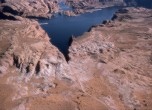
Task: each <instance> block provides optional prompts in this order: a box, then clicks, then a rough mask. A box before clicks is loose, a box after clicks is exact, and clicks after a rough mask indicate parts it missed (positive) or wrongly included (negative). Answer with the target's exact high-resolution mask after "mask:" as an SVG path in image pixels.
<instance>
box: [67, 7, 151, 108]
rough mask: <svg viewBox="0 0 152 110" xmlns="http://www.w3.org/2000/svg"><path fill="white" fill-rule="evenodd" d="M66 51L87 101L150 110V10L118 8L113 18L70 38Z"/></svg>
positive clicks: (113, 106) (108, 105) (109, 105)
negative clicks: (88, 98) (70, 42)
mask: <svg viewBox="0 0 152 110" xmlns="http://www.w3.org/2000/svg"><path fill="white" fill-rule="evenodd" d="M69 53H70V54H69V57H70V61H69V65H70V66H71V68H72V70H73V71H74V72H75V73H74V74H75V75H76V77H77V80H78V82H79V83H80V85H81V88H82V90H83V92H85V93H86V94H87V95H88V96H90V98H91V99H90V100H97V101H98V102H100V103H101V104H103V105H105V106H106V107H107V109H108V110H150V109H151V107H152V106H151V105H152V100H151V98H152V91H151V90H152V85H151V83H152V74H151V73H152V10H148V9H144V8H138V9H136V8H127V9H123V10H120V11H119V12H117V13H116V14H115V16H114V17H113V21H106V22H104V24H101V25H99V26H96V27H93V28H92V29H91V30H90V32H86V33H85V34H84V35H82V36H79V37H78V38H73V43H72V46H71V47H70V49H69ZM82 110H83V109H82ZM99 110H102V109H101V108H99Z"/></svg>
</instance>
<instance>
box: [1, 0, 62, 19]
mask: <svg viewBox="0 0 152 110" xmlns="http://www.w3.org/2000/svg"><path fill="white" fill-rule="evenodd" d="M0 5H1V9H0V13H3V14H7V13H10V14H12V15H18V16H22V17H30V18H49V17H51V16H52V14H53V13H56V12H58V10H59V6H58V2H57V1H56V0H2V1H1V4H0Z"/></svg>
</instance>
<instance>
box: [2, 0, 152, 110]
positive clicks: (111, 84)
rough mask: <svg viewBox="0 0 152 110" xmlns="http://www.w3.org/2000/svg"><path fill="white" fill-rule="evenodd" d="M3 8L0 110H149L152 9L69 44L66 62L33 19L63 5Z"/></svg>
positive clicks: (6, 2) (9, 4)
mask: <svg viewBox="0 0 152 110" xmlns="http://www.w3.org/2000/svg"><path fill="white" fill-rule="evenodd" d="M90 1H91V0H90ZM22 2H24V3H22ZM0 3H1V4H0V97H1V98H0V110H151V107H152V10H151V9H146V8H141V7H140V8H139V7H137V8H134V7H128V8H127V7H126V8H122V9H120V10H119V11H117V12H116V13H115V14H114V15H113V17H112V19H111V20H106V21H104V22H103V23H101V24H98V25H95V26H93V27H91V28H90V30H89V31H88V32H85V33H84V34H83V35H81V36H77V37H72V38H71V45H70V47H69V50H68V51H69V54H68V58H69V59H68V60H66V59H65V57H64V55H63V54H62V53H61V52H60V50H59V49H58V48H57V47H55V46H54V45H52V44H51V42H50V41H51V37H50V36H48V34H47V33H46V32H45V30H43V29H42V27H41V26H40V24H39V23H38V21H36V20H35V19H29V18H48V15H49V16H50V14H51V15H53V14H54V13H56V12H59V11H58V10H59V8H58V6H55V7H56V8H53V7H54V5H58V1H49V0H48V1H47V0H37V1H34V0H24V1H22V0H20V2H18V1H17V0H1V1H0ZM42 4H43V5H42ZM48 4H51V5H48ZM128 4H129V3H128ZM50 7H52V8H50ZM50 9H53V10H54V11H51V10H50ZM61 37H62V36H61Z"/></svg>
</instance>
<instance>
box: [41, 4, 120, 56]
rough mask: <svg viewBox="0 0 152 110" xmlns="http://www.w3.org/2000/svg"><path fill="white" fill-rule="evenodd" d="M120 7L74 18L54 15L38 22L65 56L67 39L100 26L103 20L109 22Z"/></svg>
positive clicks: (67, 44)
mask: <svg viewBox="0 0 152 110" xmlns="http://www.w3.org/2000/svg"><path fill="white" fill-rule="evenodd" d="M118 9H120V7H110V8H105V9H102V10H98V11H94V12H92V13H85V14H81V15H79V16H76V17H67V16H64V15H56V16H55V17H54V18H52V19H50V20H45V19H43V20H39V23H40V24H43V25H41V26H42V28H43V29H44V30H45V31H46V32H47V33H48V35H49V36H50V37H51V42H52V44H54V45H55V46H56V47H58V49H59V50H60V51H61V52H62V53H63V54H64V55H67V53H68V48H69V39H70V38H71V36H72V35H73V36H80V35H82V34H83V33H84V32H86V31H88V30H89V29H90V27H91V26H93V25H97V24H101V23H102V22H103V21H104V20H110V19H111V18H112V16H113V14H114V13H115V12H116V11H117V10H118Z"/></svg>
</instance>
